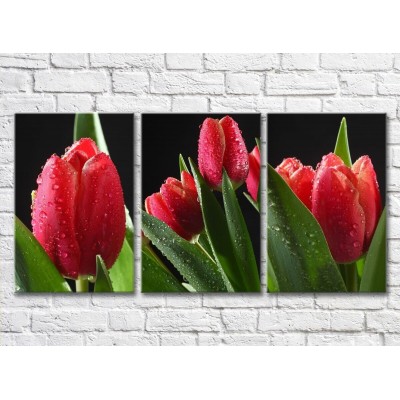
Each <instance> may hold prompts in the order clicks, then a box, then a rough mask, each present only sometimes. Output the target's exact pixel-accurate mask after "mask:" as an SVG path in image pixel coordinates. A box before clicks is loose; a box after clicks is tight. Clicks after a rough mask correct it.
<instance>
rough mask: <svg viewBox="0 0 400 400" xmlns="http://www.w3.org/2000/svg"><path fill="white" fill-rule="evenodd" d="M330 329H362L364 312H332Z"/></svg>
mask: <svg viewBox="0 0 400 400" xmlns="http://www.w3.org/2000/svg"><path fill="white" fill-rule="evenodd" d="M331 329H332V330H333V331H349V332H351V331H362V330H364V313H363V312H360V311H357V312H351V311H336V312H332V313H331Z"/></svg>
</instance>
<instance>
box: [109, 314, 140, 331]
mask: <svg viewBox="0 0 400 400" xmlns="http://www.w3.org/2000/svg"><path fill="white" fill-rule="evenodd" d="M144 324H145V315H144V312H143V311H139V310H130V311H110V313H109V325H110V328H111V329H112V330H114V331H142V330H144Z"/></svg>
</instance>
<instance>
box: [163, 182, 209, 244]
mask: <svg viewBox="0 0 400 400" xmlns="http://www.w3.org/2000/svg"><path fill="white" fill-rule="evenodd" d="M178 183H179V184H174V183H170V184H167V183H166V184H164V185H162V186H161V189H160V193H161V195H162V197H163V199H164V202H165V204H166V206H167V207H168V209H169V211H170V212H171V214H172V215H173V216H174V219H175V220H176V221H179V224H180V225H181V226H182V228H183V229H185V231H187V234H186V236H187V237H188V236H190V237H192V236H193V235H197V234H198V233H200V232H201V231H202V230H203V227H204V224H203V218H202V214H201V208H200V203H199V202H198V201H197V196H196V197H194V195H193V191H192V190H185V189H184V188H183V186H182V183H181V182H179V181H178Z"/></svg>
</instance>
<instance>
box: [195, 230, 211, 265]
mask: <svg viewBox="0 0 400 400" xmlns="http://www.w3.org/2000/svg"><path fill="white" fill-rule="evenodd" d="M197 243H198V244H199V245H200V246H201V247H202V248H203V249H204V251H206V252H207V254H208V255H209V256H210V257H211V258H212V254H213V251H212V248H211V246H210V242H209V241H208V237H207V233H205V232H204V231H203V232H202V233H200V235H199V237H198V239H197ZM214 262H215V260H214Z"/></svg>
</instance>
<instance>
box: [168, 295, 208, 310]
mask: <svg viewBox="0 0 400 400" xmlns="http://www.w3.org/2000/svg"><path fill="white" fill-rule="evenodd" d="M202 297H203V295H202V294H197V293H190V294H186V293H170V294H168V295H167V296H166V298H165V300H166V307H173V308H198V307H201V303H202Z"/></svg>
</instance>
